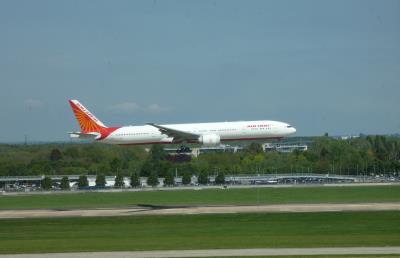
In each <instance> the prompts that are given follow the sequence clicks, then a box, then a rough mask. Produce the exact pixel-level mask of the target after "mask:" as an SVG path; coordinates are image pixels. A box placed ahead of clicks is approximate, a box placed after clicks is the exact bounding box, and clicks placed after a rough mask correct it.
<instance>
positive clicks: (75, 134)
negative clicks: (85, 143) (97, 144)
mask: <svg viewBox="0 0 400 258" xmlns="http://www.w3.org/2000/svg"><path fill="white" fill-rule="evenodd" d="M68 134H69V137H71V138H73V139H82V140H96V139H98V138H99V137H101V134H100V133H96V132H93V133H81V132H69V133H68Z"/></svg>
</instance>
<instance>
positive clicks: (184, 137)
mask: <svg viewBox="0 0 400 258" xmlns="http://www.w3.org/2000/svg"><path fill="white" fill-rule="evenodd" d="M147 124H148V125H151V126H154V127H156V128H158V130H159V131H160V132H161V133H163V134H166V135H168V137H172V138H174V141H197V140H198V139H199V137H200V135H198V134H194V133H189V132H185V131H180V130H176V129H172V128H169V127H165V126H161V125H157V124H154V123H147Z"/></svg>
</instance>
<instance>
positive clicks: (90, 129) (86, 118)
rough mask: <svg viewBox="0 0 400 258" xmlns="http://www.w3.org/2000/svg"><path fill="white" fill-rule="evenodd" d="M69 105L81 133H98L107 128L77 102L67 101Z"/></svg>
mask: <svg viewBox="0 0 400 258" xmlns="http://www.w3.org/2000/svg"><path fill="white" fill-rule="evenodd" d="M69 104H70V105H71V108H72V111H73V112H74V115H75V118H76V120H77V121H78V124H79V126H80V128H81V133H95V132H97V133H99V132H101V131H103V130H104V129H106V128H107V126H105V125H104V124H103V123H102V122H101V121H100V120H99V119H97V118H96V117H95V116H94V115H93V114H92V113H90V111H89V110H87V109H86V108H85V107H84V106H83V105H82V104H81V103H79V101H77V100H69Z"/></svg>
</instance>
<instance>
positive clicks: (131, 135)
mask: <svg viewBox="0 0 400 258" xmlns="http://www.w3.org/2000/svg"><path fill="white" fill-rule="evenodd" d="M162 126H165V127H168V128H172V129H175V130H178V131H184V132H188V133H192V134H196V135H217V136H219V138H220V141H221V142H224V141H239V140H247V141H257V140H267V139H280V138H283V137H286V136H288V135H291V134H293V133H295V132H296V129H295V128H294V127H292V126H290V125H289V124H286V123H283V122H277V121H267V120H261V121H243V122H242V121H241V122H221V123H197V124H168V125H162ZM173 140H174V139H173V137H169V136H168V135H166V134H163V133H161V132H160V130H159V129H158V128H156V127H154V126H151V125H142V126H124V127H120V128H118V129H116V130H115V131H113V132H112V133H110V134H109V135H108V136H107V137H105V138H104V139H101V140H99V141H101V142H104V143H109V144H155V143H165V144H167V143H176V142H174V141H173Z"/></svg>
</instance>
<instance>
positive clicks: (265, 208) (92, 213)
mask: <svg viewBox="0 0 400 258" xmlns="http://www.w3.org/2000/svg"><path fill="white" fill-rule="evenodd" d="M333 211H400V202H395V203H351V204H350V203H342V204H337V203H336V204H327V203H321V204H276V205H256V206H195V207H157V208H152V207H131V208H115V209H111V208H110V209H72V210H51V209H48V210H47V209H38V210H0V219H11V218H42V217H43V218H45V217H107V216H134V215H179V214H223V213H254V212H263V213H273V212H275V213H276V212H333Z"/></svg>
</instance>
